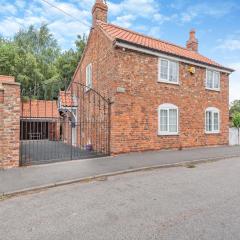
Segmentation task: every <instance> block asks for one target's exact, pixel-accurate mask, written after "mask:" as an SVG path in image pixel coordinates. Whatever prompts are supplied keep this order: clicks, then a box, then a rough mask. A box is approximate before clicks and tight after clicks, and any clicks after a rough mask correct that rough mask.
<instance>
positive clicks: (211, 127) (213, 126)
mask: <svg viewBox="0 0 240 240" xmlns="http://www.w3.org/2000/svg"><path fill="white" fill-rule="evenodd" d="M205 122H206V126H205V130H206V133H219V132H220V112H219V110H218V109H217V108H212V107H211V108H207V109H206V116H205Z"/></svg>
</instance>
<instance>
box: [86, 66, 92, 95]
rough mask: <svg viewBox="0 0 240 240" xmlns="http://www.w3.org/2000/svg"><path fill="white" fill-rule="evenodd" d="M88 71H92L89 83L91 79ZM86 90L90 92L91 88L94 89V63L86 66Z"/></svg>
mask: <svg viewBox="0 0 240 240" xmlns="http://www.w3.org/2000/svg"><path fill="white" fill-rule="evenodd" d="M88 71H90V82H89V79H88V77H89V76H88ZM85 74H86V89H85V91H86V92H88V91H89V90H90V89H91V88H92V80H93V77H92V63H89V64H88V65H87V66H86V72H85Z"/></svg>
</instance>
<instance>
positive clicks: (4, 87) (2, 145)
mask: <svg viewBox="0 0 240 240" xmlns="http://www.w3.org/2000/svg"><path fill="white" fill-rule="evenodd" d="M19 147H20V84H19V83H16V82H15V79H14V77H10V76H1V75H0V169H1V168H2V169H3V168H12V167H18V166H19V150H20V149H19Z"/></svg>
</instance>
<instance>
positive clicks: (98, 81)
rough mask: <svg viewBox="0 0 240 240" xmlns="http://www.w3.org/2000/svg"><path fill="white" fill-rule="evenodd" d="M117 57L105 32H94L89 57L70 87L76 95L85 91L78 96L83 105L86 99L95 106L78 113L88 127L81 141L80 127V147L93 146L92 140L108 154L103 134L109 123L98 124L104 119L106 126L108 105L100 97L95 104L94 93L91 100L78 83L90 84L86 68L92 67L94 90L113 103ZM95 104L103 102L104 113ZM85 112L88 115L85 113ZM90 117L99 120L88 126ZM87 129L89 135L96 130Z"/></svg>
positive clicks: (89, 43)
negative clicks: (105, 114)
mask: <svg viewBox="0 0 240 240" xmlns="http://www.w3.org/2000/svg"><path fill="white" fill-rule="evenodd" d="M114 54H115V51H114V48H113V45H112V42H111V41H110V40H109V39H108V38H107V37H106V36H105V35H104V34H103V33H102V32H101V31H99V30H98V27H97V26H96V27H95V28H93V29H92V31H91V33H90V36H89V39H88V44H87V47H86V50H85V54H84V56H83V58H82V60H81V62H80V64H79V67H78V68H77V71H76V73H75V75H74V78H73V83H72V84H71V85H70V88H69V89H72V91H74V89H78V92H80V91H81V93H80V94H78V93H76V96H78V95H80V96H78V97H80V98H81V101H80V102H81V103H83V99H82V98H83V96H84V101H85V103H86V102H88V101H89V99H90V102H91V104H87V103H86V104H84V105H85V107H84V109H83V106H81V108H79V110H80V109H81V112H78V120H79V119H80V118H81V119H82V121H83V118H84V115H85V120H84V122H85V125H84V127H83V126H82V128H81V129H82V130H81V131H82V133H83V135H82V136H81V139H80V138H79V134H80V133H79V132H80V128H79V127H77V133H78V143H80V142H81V145H82V146H85V145H86V144H88V143H89V140H90V141H91V143H92V145H93V147H94V149H102V150H104V151H105V150H106V144H104V142H105V140H104V137H107V136H106V134H103V131H104V129H106V125H105V123H97V121H100V119H101V120H102V122H104V120H105V118H106V116H102V115H103V112H104V111H103V110H102V109H103V107H104V101H103V100H101V99H100V100H99V97H98V96H97V95H96V94H95V100H94V94H93V93H91V94H90V96H89V98H88V94H84V93H83V91H84V89H85V88H84V89H83V88H82V87H81V86H79V85H78V83H82V84H86V66H87V65H88V64H89V63H91V64H92V71H93V72H92V75H93V89H94V90H96V91H98V92H99V93H101V95H102V96H103V97H105V98H106V99H108V98H112V99H113V97H114V90H115V89H116V86H117V81H116V79H117V75H116V74H115V71H116V70H115V67H116V63H115V62H114V61H115V58H114ZM94 101H96V106H97V104H98V102H99V101H100V105H101V106H100V108H101V110H100V111H99V110H98V107H96V110H94V104H93V102H94ZM105 107H106V106H105ZM89 108H90V110H89ZM83 111H85V113H84V112H83ZM94 111H95V113H94ZM88 116H95V117H96V120H95V121H94V124H91V123H89V124H88V123H87V118H88ZM86 129H88V131H89V129H92V131H90V132H88V133H87V132H86ZM87 135H88V136H87ZM89 138H90V139H89ZM100 139H102V140H100Z"/></svg>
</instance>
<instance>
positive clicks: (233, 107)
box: [230, 100, 240, 116]
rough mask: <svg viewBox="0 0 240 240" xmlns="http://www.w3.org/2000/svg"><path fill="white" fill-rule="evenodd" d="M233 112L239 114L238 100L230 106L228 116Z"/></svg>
mask: <svg viewBox="0 0 240 240" xmlns="http://www.w3.org/2000/svg"><path fill="white" fill-rule="evenodd" d="M235 112H239V113H240V100H235V101H233V102H232V103H231V106H230V115H231V116H232V115H233V114H234V113H235Z"/></svg>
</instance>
